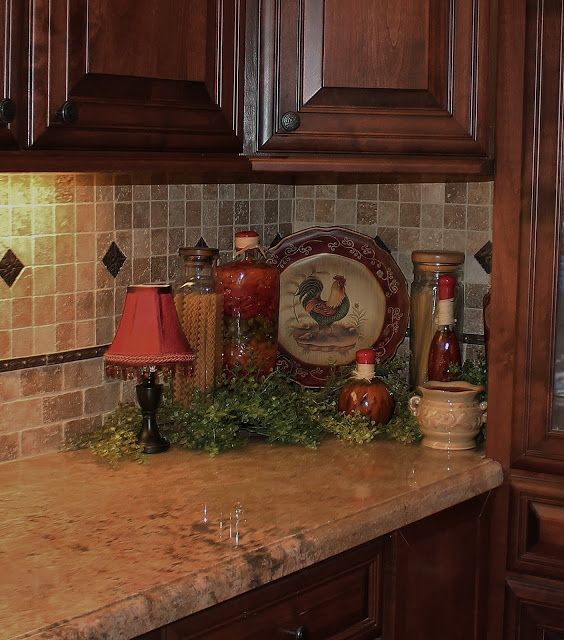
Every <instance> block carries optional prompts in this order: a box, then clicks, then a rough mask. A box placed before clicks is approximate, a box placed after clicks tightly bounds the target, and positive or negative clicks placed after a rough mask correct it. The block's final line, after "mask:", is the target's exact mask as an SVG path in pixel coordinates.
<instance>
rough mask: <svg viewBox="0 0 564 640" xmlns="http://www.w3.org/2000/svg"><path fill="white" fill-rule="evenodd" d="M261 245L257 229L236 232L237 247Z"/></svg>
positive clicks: (251, 247)
mask: <svg viewBox="0 0 564 640" xmlns="http://www.w3.org/2000/svg"><path fill="white" fill-rule="evenodd" d="M258 246H259V235H258V233H257V232H256V231H250V230H249V231H237V233H236V234H235V249H236V250H237V251H241V250H242V249H254V248H255V247H258Z"/></svg>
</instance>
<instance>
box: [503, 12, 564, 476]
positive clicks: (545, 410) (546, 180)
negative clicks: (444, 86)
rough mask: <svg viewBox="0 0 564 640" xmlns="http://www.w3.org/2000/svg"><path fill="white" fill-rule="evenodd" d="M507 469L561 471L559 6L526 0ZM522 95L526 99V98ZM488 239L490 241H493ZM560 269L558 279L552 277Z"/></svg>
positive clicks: (562, 58)
mask: <svg viewBox="0 0 564 640" xmlns="http://www.w3.org/2000/svg"><path fill="white" fill-rule="evenodd" d="M526 38H527V39H526V49H525V51H526V67H525V96H526V99H525V101H524V129H525V131H527V132H529V133H528V135H527V136H526V137H525V139H524V146H523V163H522V178H521V183H522V186H523V191H522V195H521V203H522V204H521V219H520V224H521V236H520V246H519V255H518V269H517V272H516V273H515V272H514V273H513V277H517V278H518V290H517V305H518V314H517V336H516V342H515V345H516V354H515V377H514V380H513V385H514V398H515V400H514V402H515V405H514V414H513V421H512V429H511V439H512V447H511V458H512V460H511V463H512V466H513V467H519V468H521V469H531V470H535V471H546V472H552V473H559V474H564V423H563V422H562V420H563V418H564V415H563V412H562V405H563V396H564V356H563V351H562V350H563V347H564V308H563V303H562V299H563V297H564V273H563V268H562V255H563V254H564V234H563V233H562V227H563V225H564V215H563V212H562V207H563V201H562V195H563V193H564V191H563V189H564V181H563V172H564V148H563V145H562V132H563V127H564V115H563V113H564V97H563V95H562V86H561V84H562V78H563V74H564V54H563V51H562V42H563V39H564V4H563V3H562V1H561V0H546V1H545V2H542V3H539V2H536V1H535V2H533V1H529V2H527V31H526ZM527 98H528V99H527ZM494 243H495V239H494ZM559 274H560V278H559Z"/></svg>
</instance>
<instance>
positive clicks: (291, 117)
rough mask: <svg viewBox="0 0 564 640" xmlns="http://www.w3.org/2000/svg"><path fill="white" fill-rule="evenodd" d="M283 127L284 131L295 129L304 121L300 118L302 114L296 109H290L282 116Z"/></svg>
mask: <svg viewBox="0 0 564 640" xmlns="http://www.w3.org/2000/svg"><path fill="white" fill-rule="evenodd" d="M281 122H282V129H284V131H295V130H296V129H297V128H298V127H299V126H300V124H301V123H302V121H301V120H300V114H299V113H296V112H295V111H288V112H287V113H285V114H284V115H283V116H282V121H281Z"/></svg>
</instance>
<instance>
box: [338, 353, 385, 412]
mask: <svg viewBox="0 0 564 640" xmlns="http://www.w3.org/2000/svg"><path fill="white" fill-rule="evenodd" d="M375 363H376V352H375V351H374V349H359V350H358V351H357V352H356V370H355V372H354V373H353V376H352V377H351V379H350V380H349V381H348V382H346V383H345V386H344V387H343V389H342V390H341V393H340V395H339V403H338V405H339V411H343V412H344V413H353V412H356V413H360V414H362V415H363V416H366V417H368V418H370V419H371V420H373V421H374V422H375V423H377V424H386V423H387V422H389V420H390V418H391V417H392V414H393V412H394V407H395V400H394V398H393V397H392V394H391V393H390V392H389V391H388V387H386V385H385V384H384V383H383V382H382V381H381V380H379V379H378V378H377V377H376V374H375V372H374V365H375Z"/></svg>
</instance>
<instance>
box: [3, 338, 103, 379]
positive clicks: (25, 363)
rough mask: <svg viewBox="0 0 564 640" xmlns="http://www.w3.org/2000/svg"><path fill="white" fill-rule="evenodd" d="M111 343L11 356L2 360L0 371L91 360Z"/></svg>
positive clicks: (101, 353)
mask: <svg viewBox="0 0 564 640" xmlns="http://www.w3.org/2000/svg"><path fill="white" fill-rule="evenodd" d="M108 347H109V345H107V344H104V345H101V346H98V347H89V348H87V349H73V350H72V351H60V352H59V353H49V354H46V355H40V356H27V357H25V358H10V359H8V360H0V373H4V372H6V371H17V370H18V369H31V368H33V367H45V366H48V365H51V364H63V363H64V362H76V361H77V360H89V359H90V358H99V357H100V356H102V355H104V352H105V351H106V349H107V348H108Z"/></svg>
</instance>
